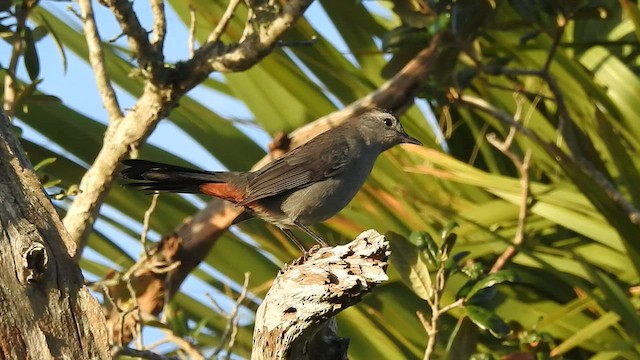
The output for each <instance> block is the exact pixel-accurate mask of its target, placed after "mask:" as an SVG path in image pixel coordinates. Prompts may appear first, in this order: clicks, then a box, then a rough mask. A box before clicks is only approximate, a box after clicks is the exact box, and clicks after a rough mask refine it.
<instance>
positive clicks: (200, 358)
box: [161, 329, 205, 360]
mask: <svg viewBox="0 0 640 360" xmlns="http://www.w3.org/2000/svg"><path fill="white" fill-rule="evenodd" d="M161 330H162V332H163V333H164V335H165V336H166V337H167V339H168V340H169V341H171V342H172V343H174V344H176V345H178V346H179V347H180V349H182V351H184V352H185V353H186V354H187V355H188V356H189V359H192V360H204V359H205V357H204V355H202V352H200V350H199V349H198V348H196V347H195V346H193V344H192V343H190V342H188V341H187V340H185V339H183V338H181V337H179V336H177V335H176V334H174V333H173V331H171V330H169V329H161Z"/></svg>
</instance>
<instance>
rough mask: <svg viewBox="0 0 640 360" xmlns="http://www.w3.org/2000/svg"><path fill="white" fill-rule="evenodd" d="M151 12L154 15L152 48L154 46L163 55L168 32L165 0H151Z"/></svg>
mask: <svg viewBox="0 0 640 360" xmlns="http://www.w3.org/2000/svg"><path fill="white" fill-rule="evenodd" d="M151 12H152V13H153V32H152V33H151V46H153V48H154V49H155V51H156V53H157V54H162V50H163V47H164V38H165V34H166V32H167V16H166V13H165V11H164V0H151Z"/></svg>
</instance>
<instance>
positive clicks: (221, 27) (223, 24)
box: [207, 0, 241, 43]
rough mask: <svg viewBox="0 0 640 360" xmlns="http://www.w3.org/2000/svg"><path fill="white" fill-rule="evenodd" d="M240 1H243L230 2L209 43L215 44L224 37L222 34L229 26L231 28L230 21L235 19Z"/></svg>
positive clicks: (209, 38)
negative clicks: (234, 15)
mask: <svg viewBox="0 0 640 360" xmlns="http://www.w3.org/2000/svg"><path fill="white" fill-rule="evenodd" d="M240 1H241V0H229V6H227V9H226V10H225V11H224V14H222V17H221V18H220V22H218V25H216V27H215V29H213V31H212V32H211V34H209V37H208V38H207V42H213V43H215V42H218V41H219V40H220V36H222V33H223V32H224V31H225V30H226V29H227V26H229V21H231V19H232V18H233V13H234V12H235V11H236V8H237V7H238V5H239V4H240Z"/></svg>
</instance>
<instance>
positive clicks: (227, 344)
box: [213, 272, 250, 357]
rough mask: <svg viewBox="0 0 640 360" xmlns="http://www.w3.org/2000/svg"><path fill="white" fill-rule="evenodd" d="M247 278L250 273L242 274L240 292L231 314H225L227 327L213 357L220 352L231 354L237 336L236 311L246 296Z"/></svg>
mask: <svg viewBox="0 0 640 360" xmlns="http://www.w3.org/2000/svg"><path fill="white" fill-rule="evenodd" d="M249 277H250V273H248V272H246V273H244V283H243V284H242V292H241V293H240V296H238V298H237V299H236V302H235V305H234V307H233V309H231V312H229V314H227V326H226V327H225V329H224V333H223V334H222V337H221V340H220V347H218V349H216V351H215V352H214V353H213V355H215V356H218V354H220V352H221V351H222V350H225V351H226V353H227V357H229V356H230V354H231V350H232V349H233V345H234V343H235V339H236V336H237V334H238V310H239V309H240V306H242V303H243V302H244V299H245V298H246V296H247V291H248V288H249Z"/></svg>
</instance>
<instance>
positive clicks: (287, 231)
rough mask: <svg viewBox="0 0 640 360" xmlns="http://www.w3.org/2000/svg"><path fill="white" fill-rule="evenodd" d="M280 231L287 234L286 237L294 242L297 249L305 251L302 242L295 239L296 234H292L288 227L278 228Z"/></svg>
mask: <svg viewBox="0 0 640 360" xmlns="http://www.w3.org/2000/svg"><path fill="white" fill-rule="evenodd" d="M279 229H280V231H282V232H283V233H284V234H285V235H287V237H288V238H289V240H291V241H292V242H293V243H294V244H296V246H297V247H298V249H300V250H301V251H302V252H303V253H305V252H307V249H305V248H304V246H302V244H301V243H300V241H298V239H296V236H295V235H293V232H292V231H291V230H289V229H285V228H279Z"/></svg>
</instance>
